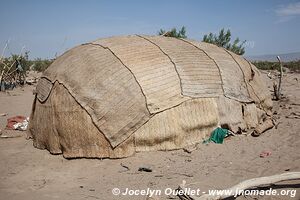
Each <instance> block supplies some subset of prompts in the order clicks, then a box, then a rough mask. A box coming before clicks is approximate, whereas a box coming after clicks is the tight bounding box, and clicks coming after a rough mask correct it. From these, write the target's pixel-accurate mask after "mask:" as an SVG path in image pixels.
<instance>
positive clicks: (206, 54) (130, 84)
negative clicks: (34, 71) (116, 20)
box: [31, 35, 272, 149]
mask: <svg viewBox="0 0 300 200" xmlns="http://www.w3.org/2000/svg"><path fill="white" fill-rule="evenodd" d="M260 76H261V75H260V72H259V71H258V70H257V69H256V67H255V66H253V65H252V64H251V63H250V62H248V61H247V60H245V59H244V58H242V57H240V56H238V55H235V54H234V53H231V52H229V51H227V50H225V49H223V48H219V47H217V46H215V45H212V44H207V43H202V42H196V41H192V40H186V39H176V38H171V37H162V36H144V35H143V36H141V35H134V36H122V37H111V38H106V39H99V40H96V41H94V42H91V43H87V44H83V45H80V46H77V47H75V48H73V49H71V50H69V51H67V52H66V53H64V54H63V55H62V56H60V57H59V58H58V59H57V60H56V61H55V62H54V63H53V64H52V65H51V66H50V67H49V68H48V69H47V70H46V71H45V73H44V76H43V77H44V78H42V80H41V81H40V82H39V84H38V87H37V91H38V95H37V97H38V101H39V104H43V103H44V102H47V101H48V98H49V97H48V96H50V93H51V91H52V90H53V89H52V90H51V88H52V87H53V84H54V85H55V83H57V84H61V85H63V87H64V88H65V89H66V90H67V91H68V93H69V95H70V96H71V97H72V98H74V100H75V101H76V102H77V103H78V104H79V105H80V106H81V107H82V108H83V109H84V112H87V113H88V115H89V116H90V118H91V120H92V122H93V124H94V125H95V126H96V127H97V129H98V130H99V131H100V132H101V133H103V135H104V136H105V138H106V139H107V141H108V143H109V144H110V145H111V147H112V148H113V149H114V148H115V147H117V146H119V145H120V144H121V143H123V142H124V141H125V140H127V139H128V138H130V137H132V135H133V133H135V136H136V138H140V140H139V141H143V142H146V143H144V145H142V146H147V145H148V146H149V144H147V141H149V140H151V138H152V139H153V137H154V136H153V137H152V136H151V134H153V133H149V130H151V129H152V130H153V127H158V126H164V125H162V124H161V125H158V124H155V123H165V124H167V126H173V125H174V124H176V123H180V122H179V121H178V120H177V119H178V118H182V117H183V116H177V118H176V117H175V118H172V117H171V118H170V119H168V118H169V117H170V116H163V115H168V114H167V113H170V112H173V113H176V112H181V113H185V115H184V116H185V117H184V119H180V120H183V121H185V122H182V123H183V124H184V123H186V124H191V123H194V125H193V126H198V127H199V128H200V129H202V128H203V126H202V125H205V119H204V121H203V119H201V120H202V121H201V120H200V121H199V120H198V121H197V119H194V118H197V117H198V118H205V117H208V118H209V116H208V115H209V113H210V115H212V116H213V117H212V118H211V119H213V121H215V122H216V123H215V125H217V124H220V123H222V121H223V122H225V121H226V120H227V121H229V123H230V122H232V121H234V123H232V125H238V124H241V123H242V121H243V120H244V116H242V115H241V116H240V115H239V114H238V113H235V114H230V113H228V112H231V110H230V109H233V108H234V109H233V110H232V112H236V108H237V107H239V109H240V110H239V111H238V112H239V113H241V114H243V113H242V112H245V110H244V109H245V108H246V107H245V108H243V111H242V108H241V106H240V105H251V106H252V107H253V106H254V108H253V109H257V110H260V111H261V112H264V113H269V112H270V109H271V106H272V103H271V98H270V95H269V93H268V91H267V88H266V86H265V84H264V82H263V80H262V78H261V77H260ZM52 93H53V92H52ZM52 95H53V94H52ZM53 98H56V97H53ZM57 98H58V97H57ZM224 102H229V103H227V104H226V103H224ZM222 104H223V105H222ZM187 105H189V106H187ZM194 105H197V106H196V107H195V106H194ZM203 105H204V107H203ZM218 105H219V106H218ZM234 105H237V107H235V106H234ZM199 106H200V107H199ZM222 106H224V107H222ZM251 106H250V107H251ZM212 107H214V109H212ZM250 107H249V106H248V107H247V108H250ZM195 108H197V109H200V110H201V109H202V111H203V109H204V110H205V109H208V110H211V111H209V112H208V113H207V116H197V114H199V113H197V112H198V111H195V113H194V114H193V113H192V112H194V111H193V109H195ZM171 110H172V111H171ZM175 110H177V111H175ZM250 110H251V109H250ZM187 111H188V112H187ZM241 111H242V112H241ZM255 112H256V111H255ZM53 114H55V113H53ZM202 114H203V113H202ZM228 115H230V116H231V115H232V118H231V119H226V118H227V117H226V116H228ZM172 116H173V117H174V115H172ZM222 116H225V117H223V118H222ZM239 117H241V119H239ZM156 118H157V119H159V120H158V121H156V122H155V120H156ZM250 118H251V120H250V121H249V123H253V117H250ZM162 119H165V120H166V121H164V120H162ZM167 119H168V120H169V121H168V120H167ZM172 120H173V121H172ZM176 120H177V121H176ZM230 120H231V121H230ZM191 121H194V122H191ZM77 123H84V122H77ZM168 123H169V125H168ZM197 123H200V124H198V125H197ZM201 123H202V124H201ZM243 123H244V122H243ZM255 123H256V124H257V123H259V120H258V119H257V122H255ZM255 123H254V124H255ZM36 126H38V125H36ZM148 126H149V127H148ZM31 127H33V126H31ZM146 127H148V128H146ZM145 128H146V129H147V130H144V131H142V130H143V129H145ZM245 128H247V127H245ZM180 130H181V131H182V129H180ZM180 130H173V131H175V132H178V131H180ZM147 131H148V132H147ZM160 131H161V130H160ZM183 131H184V130H183ZM137 132H141V133H140V134H139V135H137ZM166 132H168V131H166ZM171 132H172V131H171ZM168 134H171V137H172V134H173V133H170V131H169V132H168ZM176 134H177V133H176ZM195 134H196V135H195V137H196V138H198V139H200V138H199V135H198V136H197V133H195ZM143 135H144V136H143ZM141 136H142V138H141ZM195 137H191V138H192V139H191V140H194V139H195ZM186 140H189V139H186ZM139 141H135V142H136V146H138V145H139ZM198 142H199V141H198ZM150 143H151V142H150ZM154 143H155V142H154ZM188 143H193V142H188ZM185 144H186V143H185ZM150 146H151V145H150ZM173 146H174V145H173ZM180 146H181V145H179V146H178V147H180ZM175 148H176V145H175ZM150 149H151V148H150ZM154 149H155V148H154Z"/></svg>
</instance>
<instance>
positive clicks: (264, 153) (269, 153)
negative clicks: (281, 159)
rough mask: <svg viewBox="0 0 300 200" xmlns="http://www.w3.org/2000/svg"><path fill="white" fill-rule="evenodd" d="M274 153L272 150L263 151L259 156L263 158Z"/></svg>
mask: <svg viewBox="0 0 300 200" xmlns="http://www.w3.org/2000/svg"><path fill="white" fill-rule="evenodd" d="M271 154H272V153H271V151H262V152H261V153H260V154H259V157H261V158H265V157H267V156H270V155H271Z"/></svg>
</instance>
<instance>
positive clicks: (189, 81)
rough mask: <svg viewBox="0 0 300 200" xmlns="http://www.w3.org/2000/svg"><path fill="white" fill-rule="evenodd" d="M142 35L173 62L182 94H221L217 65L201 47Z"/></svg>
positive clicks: (200, 95) (172, 39)
mask: <svg viewBox="0 0 300 200" xmlns="http://www.w3.org/2000/svg"><path fill="white" fill-rule="evenodd" d="M142 37H145V38H147V39H148V40H150V41H151V42H153V43H155V44H156V45H157V46H159V47H160V48H161V49H162V51H163V52H165V53H166V54H167V55H168V56H169V57H170V58H171V60H172V61H173V62H174V64H175V66H176V68H177V72H178V74H179V77H180V79H181V85H182V94H183V95H185V96H189V97H195V98H197V97H218V96H220V95H223V91H222V86H221V84H222V82H221V77H220V73H219V70H218V67H217V66H216V64H215V63H214V62H213V60H212V59H211V58H209V57H208V56H207V55H206V54H205V53H204V52H203V51H202V50H201V49H198V48H197V47H195V46H194V45H192V44H190V43H189V42H186V41H183V40H180V39H176V38H172V37H161V36H156V37H150V36H142Z"/></svg>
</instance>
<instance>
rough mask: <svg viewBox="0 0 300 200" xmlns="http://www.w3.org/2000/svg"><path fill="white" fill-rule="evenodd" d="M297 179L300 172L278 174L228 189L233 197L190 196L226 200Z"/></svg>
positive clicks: (247, 181) (227, 195)
mask: <svg viewBox="0 0 300 200" xmlns="http://www.w3.org/2000/svg"><path fill="white" fill-rule="evenodd" d="M297 179H300V172H288V173H284V174H277V175H273V176H266V177H260V178H253V179H249V180H245V181H242V182H241V183H239V184H237V185H235V186H233V187H231V188H228V189H226V190H227V191H232V194H231V195H229V194H226V193H225V192H224V195H218V196H217V195H215V196H213V195H209V194H205V195H202V196H200V197H194V196H190V198H191V199H194V200H220V199H225V198H228V197H231V196H234V195H236V194H235V192H236V191H239V192H240V191H244V190H247V189H250V188H257V187H259V186H262V185H271V184H274V183H278V182H281V181H288V180H297ZM184 188H185V187H184V185H181V186H179V189H181V190H184Z"/></svg>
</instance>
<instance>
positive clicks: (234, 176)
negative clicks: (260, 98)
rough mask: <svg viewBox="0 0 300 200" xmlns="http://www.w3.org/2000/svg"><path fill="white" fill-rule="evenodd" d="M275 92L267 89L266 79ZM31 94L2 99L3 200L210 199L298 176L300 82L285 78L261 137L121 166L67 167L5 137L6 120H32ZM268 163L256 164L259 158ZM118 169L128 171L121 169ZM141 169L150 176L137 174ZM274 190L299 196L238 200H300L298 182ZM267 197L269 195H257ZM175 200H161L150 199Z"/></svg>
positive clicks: (90, 163)
mask: <svg viewBox="0 0 300 200" xmlns="http://www.w3.org/2000/svg"><path fill="white" fill-rule="evenodd" d="M263 74H264V76H265V79H266V81H267V83H268V85H269V88H270V90H272V81H271V80H270V79H268V78H267V76H266V72H264V73H263ZM33 89H34V86H24V87H23V88H17V89H15V90H13V91H9V92H0V114H1V113H7V114H8V115H6V116H0V129H1V132H2V136H8V137H9V138H5V137H2V138H0V163H1V164H0V199H20V200H21V199H22V200H27V199H28V200H29V199H30V200H31V199H32V200H34V199H38V200H44V199H66V200H68V199H70V200H71V199H72V200H75V199H108V200H109V199H147V197H146V196H128V195H127V196H123V195H119V196H114V195H113V194H112V189H113V188H119V189H120V190H121V192H123V191H125V190H126V188H129V189H147V188H151V189H159V190H165V189H166V188H173V189H176V188H177V187H178V185H179V184H181V183H182V181H183V180H185V181H186V183H187V184H188V187H190V188H194V189H200V190H201V191H207V190H208V189H225V188H228V187H230V186H233V185H235V184H237V183H239V182H241V181H243V180H246V179H250V178H255V177H261V176H269V175H274V174H281V173H284V172H296V171H300V134H299V131H300V119H299V118H300V117H299V114H300V74H295V73H294V74H293V73H286V74H285V76H284V80H283V94H284V97H285V98H284V99H282V100H281V101H279V102H275V101H274V109H273V112H274V117H275V118H276V119H277V124H278V126H277V127H274V128H273V129H271V130H268V131H267V132H265V133H263V134H262V135H261V136H259V137H252V136H250V135H238V136H234V137H229V138H226V139H225V142H224V143H223V144H214V143H209V144H202V143H201V141H200V144H199V145H198V146H197V150H195V151H193V152H191V153H187V152H185V151H184V150H175V151H167V152H163V151H158V152H140V153H136V154H135V155H134V156H132V157H129V158H125V159H103V160H102V159H71V160H67V159H65V158H63V156H62V155H52V154H50V153H49V152H48V151H46V150H40V149H36V148H34V147H33V144H32V140H27V139H26V133H25V132H22V131H7V130H5V125H6V120H7V118H9V117H12V116H15V115H24V116H29V115H30V111H31V105H32V101H33V99H34V95H33ZM263 151H270V152H271V155H269V156H267V157H264V158H261V157H260V153H261V152H263ZM123 166H126V167H128V169H127V168H125V167H123ZM139 167H148V168H151V169H152V170H153V171H152V172H140V171H138V168H139ZM272 187H273V188H275V189H276V190H278V191H280V190H282V189H286V190H296V191H297V192H296V196H295V197H291V196H281V195H279V196H246V197H244V196H240V197H238V198H237V199H300V181H289V182H281V183H278V184H276V185H274V186H272ZM260 189H265V190H267V189H269V188H260ZM155 198H156V199H158V198H159V199H172V198H175V199H178V197H176V195H159V196H156V197H154V199H155Z"/></svg>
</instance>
